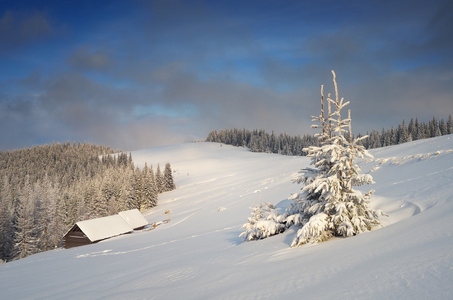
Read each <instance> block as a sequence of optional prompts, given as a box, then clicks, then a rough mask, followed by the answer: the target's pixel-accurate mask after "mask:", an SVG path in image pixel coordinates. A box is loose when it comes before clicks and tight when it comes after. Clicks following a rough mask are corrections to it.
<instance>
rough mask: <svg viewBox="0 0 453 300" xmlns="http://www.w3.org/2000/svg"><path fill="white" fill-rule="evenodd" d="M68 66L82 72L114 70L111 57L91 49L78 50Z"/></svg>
mask: <svg viewBox="0 0 453 300" xmlns="http://www.w3.org/2000/svg"><path fill="white" fill-rule="evenodd" d="M68 64H69V65H70V66H71V67H73V68H74V69H77V70H81V71H108V70H111V69H112V68H113V65H114V63H113V61H112V58H111V55H109V54H108V53H107V52H105V51H102V50H93V49H90V48H89V47H81V48H79V49H77V50H76V51H75V52H74V53H73V54H72V55H71V56H70V57H69V58H68Z"/></svg>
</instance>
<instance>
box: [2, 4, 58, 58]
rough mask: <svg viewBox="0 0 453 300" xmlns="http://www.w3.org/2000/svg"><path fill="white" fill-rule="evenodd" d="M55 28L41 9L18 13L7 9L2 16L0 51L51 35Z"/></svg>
mask: <svg viewBox="0 0 453 300" xmlns="http://www.w3.org/2000/svg"><path fill="white" fill-rule="evenodd" d="M53 33H54V28H53V27H52V25H51V22H50V20H49V18H48V16H47V15H46V13H44V12H41V11H34V12H32V13H18V12H13V11H11V10H7V11H5V13H4V14H3V16H2V17H1V18H0V40H1V43H0V51H11V50H13V49H16V48H18V47H21V46H23V45H27V44H29V43H33V42H36V41H38V40H42V39H44V38H47V37H49V36H51V35H52V34H53Z"/></svg>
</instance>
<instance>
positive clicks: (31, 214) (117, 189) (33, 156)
mask: <svg viewBox="0 0 453 300" xmlns="http://www.w3.org/2000/svg"><path fill="white" fill-rule="evenodd" d="M173 189H175V184H174V182H173V175H172V170H171V166H170V164H169V163H167V164H166V165H165V169H164V170H163V171H161V169H160V166H159V165H157V168H156V170H155V171H154V170H153V166H152V165H149V166H148V165H147V164H146V165H145V167H144V168H142V169H139V168H135V167H134V164H133V161H132V157H131V154H130V153H129V154H127V153H124V152H118V151H113V150H112V149H110V148H109V147H105V146H98V145H93V144H87V143H84V144H81V143H78V144H76V143H72V144H71V143H63V144H60V143H56V144H52V145H45V146H36V147H33V148H30V149H21V150H13V151H6V152H0V259H1V260H3V261H11V260H15V259H19V258H23V257H26V256H28V255H31V254H34V253H38V252H41V251H46V250H49V249H53V248H55V247H60V246H61V245H62V237H63V235H64V234H65V233H66V231H67V230H68V229H69V228H70V227H71V226H72V225H73V224H75V223H76V222H78V221H82V220H87V219H92V218H97V217H103V216H108V215H112V214H116V213H118V212H120V211H123V210H128V209H133V208H138V209H139V210H144V209H148V208H151V207H153V206H155V205H156V204H157V195H158V194H159V193H162V192H165V191H170V190H173Z"/></svg>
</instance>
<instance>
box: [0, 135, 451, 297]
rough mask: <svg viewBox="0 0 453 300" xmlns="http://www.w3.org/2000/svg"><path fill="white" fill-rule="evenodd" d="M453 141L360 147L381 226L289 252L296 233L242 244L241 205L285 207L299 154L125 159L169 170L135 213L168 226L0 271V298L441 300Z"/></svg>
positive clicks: (209, 150)
mask: <svg viewBox="0 0 453 300" xmlns="http://www.w3.org/2000/svg"><path fill="white" fill-rule="evenodd" d="M452 149H453V136H443V137H439V138H434V139H427V140H420V141H416V142H411V143H407V144H403V145H398V146H392V147H387V148H380V149H376V150H372V151H370V152H371V154H373V156H374V157H375V159H374V160H372V161H362V162H361V163H360V164H361V167H362V172H363V173H367V172H370V173H371V174H372V176H373V178H374V180H375V181H376V184H374V185H372V186H371V187H372V188H373V189H375V190H376V192H375V194H374V195H373V196H372V198H371V205H372V206H373V208H375V209H380V210H383V211H385V212H386V213H387V214H388V215H389V217H381V224H383V225H384V226H383V227H381V228H378V229H375V230H373V231H371V232H366V233H362V234H359V235H357V236H354V237H350V238H336V239H332V240H329V241H327V242H324V243H320V244H317V245H304V246H302V247H299V248H290V244H291V241H292V240H293V239H294V237H295V234H296V229H289V230H287V231H285V232H284V233H282V234H279V235H276V236H273V237H270V238H267V239H265V240H259V241H252V242H242V239H241V238H240V237H239V234H240V233H241V231H242V229H241V226H242V225H243V224H244V223H245V222H246V221H247V218H248V217H249V216H250V209H249V208H250V207H253V205H254V203H255V202H260V201H262V202H263V203H265V202H269V203H272V204H274V205H275V206H276V207H278V208H280V209H282V210H283V209H285V208H286V207H287V206H288V205H289V203H290V201H288V200H287V199H288V197H290V196H291V194H293V193H296V192H298V191H299V190H300V188H301V187H302V186H300V185H297V184H293V183H292V182H291V179H292V178H294V177H295V176H296V174H297V172H298V171H299V169H301V168H304V167H307V166H308V163H309V160H308V159H307V158H305V157H288V156H279V155H272V154H264V153H251V152H249V151H247V150H246V149H244V148H235V147H231V146H225V145H221V144H215V143H194V144H183V145H173V146H167V147H159V148H153V149H149V150H141V151H135V152H133V154H132V155H133V158H134V162H135V163H136V165H138V166H144V162H145V161H153V162H159V163H160V164H161V165H163V164H165V163H166V162H170V163H171V164H172V167H173V170H174V172H175V173H174V178H175V182H176V184H177V186H178V189H177V190H175V191H172V192H168V193H164V194H161V195H160V196H159V204H158V206H157V207H155V208H153V209H151V210H149V211H147V212H145V213H144V215H145V218H146V219H147V220H148V221H149V222H150V223H154V222H161V221H162V220H164V219H167V216H166V215H164V212H165V211H166V210H168V209H170V210H171V212H172V213H171V221H170V222H169V223H167V224H162V225H160V226H158V227H157V228H155V229H152V230H149V231H137V232H134V233H133V234H132V235H126V236H119V237H116V238H113V239H110V240H106V241H102V242H100V243H98V244H94V245H90V246H84V247H78V248H72V249H67V250H61V249H59V250H58V251H49V252H45V253H40V254H37V255H33V256H30V257H27V258H25V259H22V260H19V261H15V262H11V263H7V264H4V265H2V266H0V298H2V299H44V298H45V299H61V298H65V299H202V298H203V299H256V298H261V299H276V298H283V297H295V298H296V299H300V298H304V299H330V298H342V299H351V298H360V299H428V298H429V299H451V298H452V297H453V286H452V285H451V282H453V238H452V237H453V221H452V220H453V219H452V215H453V195H452V191H453V180H452V178H453V151H452Z"/></svg>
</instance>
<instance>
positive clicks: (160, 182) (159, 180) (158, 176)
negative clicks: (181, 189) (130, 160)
mask: <svg viewBox="0 0 453 300" xmlns="http://www.w3.org/2000/svg"><path fill="white" fill-rule="evenodd" d="M155 179H156V187H157V192H158V193H159V194H160V193H162V192H163V191H164V177H163V175H162V172H161V171H160V165H159V164H157V170H156V176H155Z"/></svg>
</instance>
